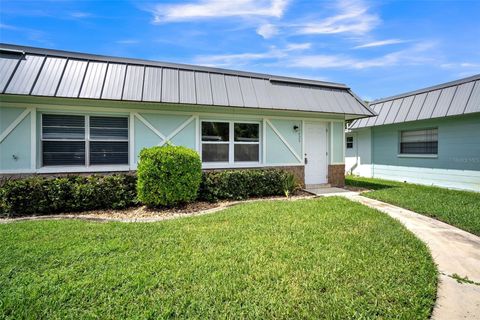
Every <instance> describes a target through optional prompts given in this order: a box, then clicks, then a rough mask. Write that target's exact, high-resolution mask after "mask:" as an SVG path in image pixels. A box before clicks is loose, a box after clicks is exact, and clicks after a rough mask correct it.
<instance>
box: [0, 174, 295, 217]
mask: <svg viewBox="0 0 480 320" xmlns="http://www.w3.org/2000/svg"><path fill="white" fill-rule="evenodd" d="M292 177H293V176H292V174H291V173H288V172H285V171H283V170H278V169H268V170H262V169H248V170H226V171H207V172H203V173H202V182H201V184H200V188H199V192H198V195H197V198H198V199H199V200H205V201H217V200H221V199H233V200H240V199H247V198H249V197H264V196H273V195H285V194H286V193H287V191H288V192H290V193H291V192H292V191H294V189H295V188H296V184H295V183H293V184H292V182H291V181H293V179H292ZM136 188H137V178H136V176H134V175H128V174H115V175H108V176H100V175H92V176H88V177H85V176H68V177H60V178H45V177H29V178H25V179H17V180H8V181H6V182H5V183H4V184H3V185H2V186H0V215H3V216H9V217H11V216H20V215H32V214H55V213H60V212H75V211H77V212H78V211H87V210H96V209H122V208H126V207H130V206H134V205H137V204H140V203H139V201H138V200H137V191H136Z"/></svg>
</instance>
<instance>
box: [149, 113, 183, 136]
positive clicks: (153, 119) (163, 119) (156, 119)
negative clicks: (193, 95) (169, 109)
mask: <svg viewBox="0 0 480 320" xmlns="http://www.w3.org/2000/svg"><path fill="white" fill-rule="evenodd" d="M140 115H141V116H142V117H143V118H144V119H145V120H147V121H148V122H149V123H150V124H151V125H152V126H153V127H154V128H155V129H157V130H158V131H159V132H161V133H162V134H163V135H164V136H165V137H168V136H169V135H170V134H172V133H173V131H175V129H176V128H178V127H179V126H180V125H181V124H182V123H184V122H185V121H187V120H188V118H190V117H191V115H170V114H158V113H140Z"/></svg>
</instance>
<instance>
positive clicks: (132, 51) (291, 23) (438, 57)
mask: <svg viewBox="0 0 480 320" xmlns="http://www.w3.org/2000/svg"><path fill="white" fill-rule="evenodd" d="M479 16H480V1H477V0H472V1H360V0H359V1H355V0H341V1H307V0H236V1H235V0H187V1H174V0H159V1H113V0H110V1H85V0H83V1H68V0H51V1H23V0H15V1H9V0H0V41H1V42H6V43H15V44H22V45H31V46H39V47H46V48H55V49H62V50H71V51H80V52H87V53H96V54H104V55H114V56H125V57H132V58H143V59H153V60H162V61H171V62H181V63H190V64H202V65H209V66H218V67H223V68H230V69H239V70H247V71H256V72H265V73H272V74H278V75H286V76H294V77H304V78H310V79H318V80H326V81H333V82H341V83H346V84H348V85H349V86H350V87H351V88H352V89H353V90H354V91H355V92H356V93H358V94H359V95H360V96H361V97H363V98H364V99H368V100H372V99H376V98H380V97H386V96H390V95H394V94H398V93H402V92H405V91H409V90H414V89H419V88H421V87H425V86H429V85H434V84H438V83H441V82H445V81H450V80H455V79H458V78H461V77H466V76H470V75H473V74H476V73H480V40H479V39H480V27H479Z"/></svg>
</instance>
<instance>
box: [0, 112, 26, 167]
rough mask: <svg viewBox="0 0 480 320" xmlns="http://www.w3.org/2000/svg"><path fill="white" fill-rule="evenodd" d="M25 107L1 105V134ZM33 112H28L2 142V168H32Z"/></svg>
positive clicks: (0, 161)
mask: <svg viewBox="0 0 480 320" xmlns="http://www.w3.org/2000/svg"><path fill="white" fill-rule="evenodd" d="M25 110H26V109H25V108H8V107H0V134H1V133H4V132H6V130H7V128H8V127H9V126H10V125H11V124H12V123H13V122H14V121H15V120H16V119H17V118H18V117H19V116H20V115H21V114H22V113H23V112H24V111H25ZM30 128H31V114H28V115H27V116H26V117H25V118H24V119H23V120H22V121H21V122H20V123H19V124H18V125H17V126H16V127H15V128H14V129H13V131H11V132H10V133H9V134H8V135H7V136H6V137H5V139H4V140H3V141H2V142H0V170H10V171H21V170H30V166H31V154H30V152H31V145H30V142H31V134H30Z"/></svg>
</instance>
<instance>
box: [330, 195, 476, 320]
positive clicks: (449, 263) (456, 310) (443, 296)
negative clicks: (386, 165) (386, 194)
mask: <svg viewBox="0 0 480 320" xmlns="http://www.w3.org/2000/svg"><path fill="white" fill-rule="evenodd" d="M337 195H342V196H345V197H346V198H348V199H350V200H353V201H356V202H360V203H361V204H364V205H366V206H369V207H371V208H374V209H378V210H380V211H382V212H385V213H387V214H388V215H389V216H391V217H392V218H395V219H397V220H399V221H400V222H401V223H402V224H404V225H405V227H407V229H409V230H410V231H412V232H413V233H414V234H415V235H416V236H417V237H418V238H419V239H421V240H422V241H423V242H425V243H426V244H427V245H428V247H429V248H430V252H431V253H432V257H433V259H434V261H435V262H436V263H437V266H438V270H439V272H440V277H439V286H438V291H437V301H436V304H435V307H434V310H433V314H432V319H436V320H440V319H448V320H453V319H480V238H479V237H477V236H475V235H473V234H470V233H468V232H466V231H463V230H460V229H458V228H455V227H453V226H451V225H448V224H446V223H443V222H440V221H438V220H435V219H432V218H429V217H426V216H423V215H420V214H418V213H415V212H413V211H410V210H406V209H402V208H399V207H396V206H393V205H390V204H387V203H384V202H381V201H377V200H374V199H370V198H366V197H363V196H360V195H358V194H352V193H344V194H342V193H340V194H337ZM454 274H456V275H458V276H460V277H462V278H464V277H466V278H468V279H469V280H471V281H474V282H476V284H471V283H465V282H462V283H460V282H458V281H457V280H455V279H454V278H452V276H453V275H454Z"/></svg>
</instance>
